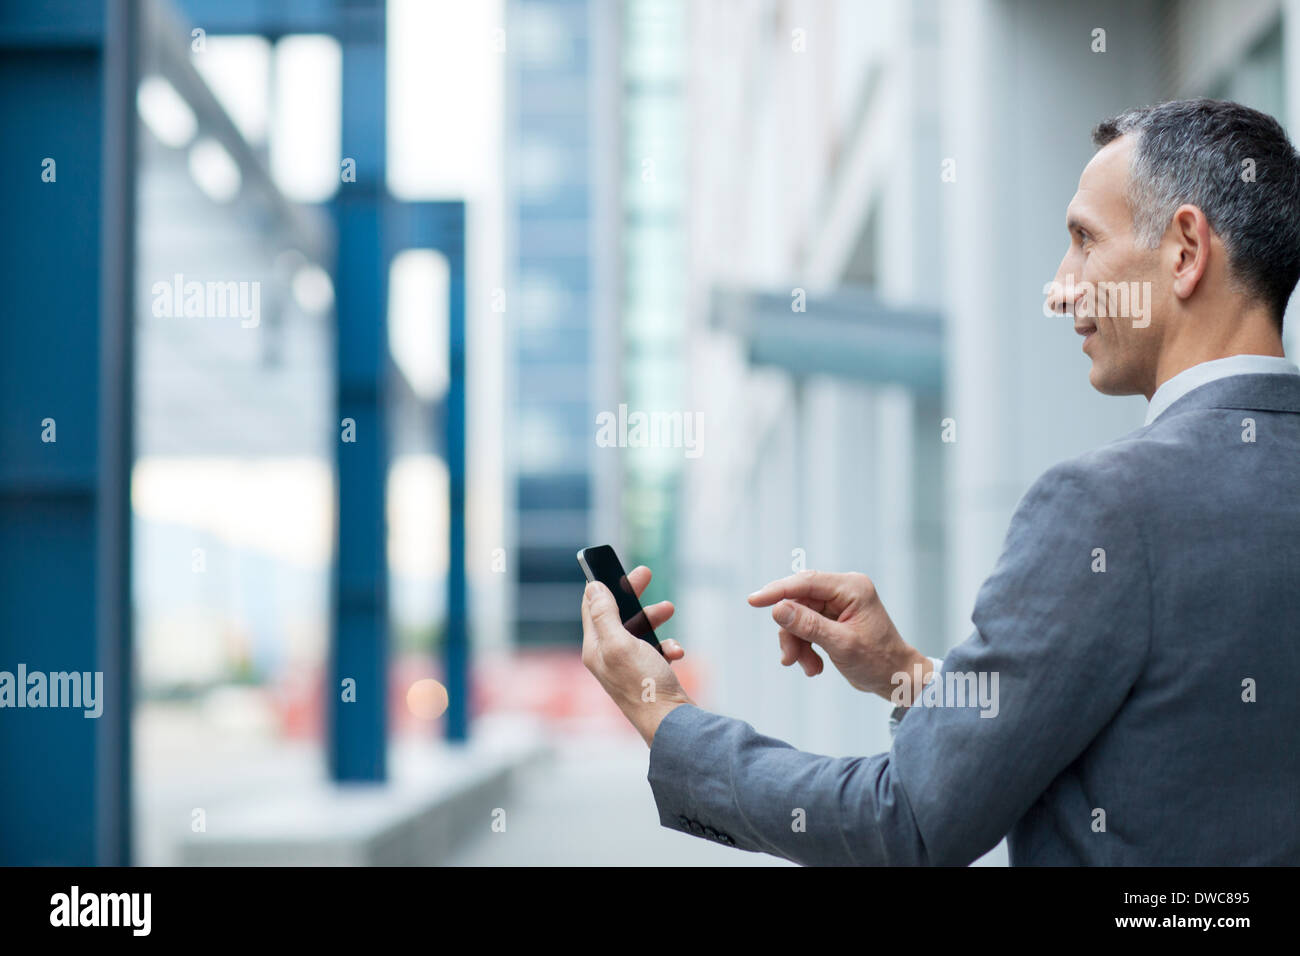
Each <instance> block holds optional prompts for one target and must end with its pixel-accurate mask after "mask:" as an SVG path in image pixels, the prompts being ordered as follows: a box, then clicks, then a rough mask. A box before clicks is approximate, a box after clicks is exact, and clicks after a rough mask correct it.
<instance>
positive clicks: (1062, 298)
mask: <svg viewBox="0 0 1300 956" xmlns="http://www.w3.org/2000/svg"><path fill="white" fill-rule="evenodd" d="M1047 307H1048V308H1049V309H1051V310H1052V311H1053V312H1055V313H1056V314H1057V315H1070V314H1071V312H1073V310H1074V278H1073V276H1071V275H1069V274H1068V273H1067V272H1066V270H1065V264H1064V263H1062V264H1061V268H1060V269H1057V270H1056V277H1055V278H1053V279H1052V285H1051V291H1050V292H1048V295H1047Z"/></svg>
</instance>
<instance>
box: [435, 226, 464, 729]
mask: <svg viewBox="0 0 1300 956" xmlns="http://www.w3.org/2000/svg"><path fill="white" fill-rule="evenodd" d="M448 207H450V208H448ZM442 219H443V223H444V225H443V229H442V230H441V231H442V232H443V236H444V239H443V245H442V247H441V249H442V253H443V255H445V256H446V257H447V266H448V271H449V272H450V276H451V279H450V282H449V283H448V285H449V287H450V288H449V297H450V299H451V301H450V302H449V303H448V305H447V348H448V350H449V351H448V356H447V368H448V372H449V374H448V381H447V405H446V410H447V411H446V415H447V418H446V425H445V432H444V434H446V436H447V475H448V487H449V490H450V494H449V496H448V497H449V499H450V500H449V502H448V503H449V505H450V507H451V542H450V546H451V550H450V552H449V554H448V560H447V628H446V646H445V648H444V650H443V655H444V657H443V659H444V666H445V672H446V680H447V723H446V727H447V739H448V740H452V741H456V742H458V743H463V742H465V741H466V740H467V739H468V738H469V713H470V700H469V693H470V684H469V628H468V626H467V624H468V618H469V586H468V583H467V581H466V578H465V207H464V205H463V204H462V203H447V204H444V214H443V216H442Z"/></svg>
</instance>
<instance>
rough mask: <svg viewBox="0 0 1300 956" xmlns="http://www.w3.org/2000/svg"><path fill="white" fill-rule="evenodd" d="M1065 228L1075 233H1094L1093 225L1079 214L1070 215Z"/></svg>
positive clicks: (1066, 218) (1066, 219)
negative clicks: (1080, 231) (1078, 231)
mask: <svg viewBox="0 0 1300 956" xmlns="http://www.w3.org/2000/svg"><path fill="white" fill-rule="evenodd" d="M1065 228H1066V230H1067V231H1069V232H1074V231H1075V230H1076V229H1082V230H1083V231H1084V232H1092V224H1091V223H1090V222H1089V221H1088V220H1087V219H1085V218H1084V217H1083V216H1081V215H1079V214H1078V213H1077V212H1075V213H1070V214H1069V215H1068V216H1066V217H1065Z"/></svg>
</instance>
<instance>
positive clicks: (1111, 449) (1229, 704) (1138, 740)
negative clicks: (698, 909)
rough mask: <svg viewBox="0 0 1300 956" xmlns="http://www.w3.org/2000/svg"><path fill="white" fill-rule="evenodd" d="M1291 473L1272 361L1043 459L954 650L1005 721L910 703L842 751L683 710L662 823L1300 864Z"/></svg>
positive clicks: (900, 843) (873, 843) (800, 856)
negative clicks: (1094, 442)
mask: <svg viewBox="0 0 1300 956" xmlns="http://www.w3.org/2000/svg"><path fill="white" fill-rule="evenodd" d="M1246 419H1249V420H1251V421H1248V422H1245V423H1244V424H1243V422H1244V420H1246ZM1252 422H1253V434H1252V424H1251V423H1252ZM1252 438H1253V441H1252V440H1249V439H1252ZM1297 466H1300V376H1287V375H1272V374H1260V375H1234V376H1230V377H1228V378H1223V379H1220V380H1218V381H1214V382H1210V383H1209V384H1206V385H1202V386H1200V387H1199V388H1196V389H1193V390H1192V391H1190V392H1188V393H1187V394H1186V395H1184V396H1183V397H1182V398H1180V399H1178V400H1177V401H1176V402H1175V403H1174V404H1172V405H1171V406H1170V407H1169V408H1168V409H1167V410H1166V411H1165V412H1164V414H1163V415H1161V416H1160V417H1159V418H1157V419H1156V420H1155V421H1154V422H1153V423H1151V424H1150V425H1147V426H1145V427H1143V428H1139V429H1137V430H1136V431H1134V432H1131V433H1130V434H1128V435H1126V436H1124V437H1123V438H1120V439H1118V440H1116V441H1114V442H1111V443H1109V444H1107V445H1104V446H1102V447H1101V448H1099V449H1096V450H1095V451H1092V452H1089V453H1088V454H1085V455H1082V456H1080V457H1079V458H1076V459H1073V460H1071V461H1068V462H1065V463H1063V464H1060V465H1057V466H1055V467H1053V468H1052V469H1050V470H1049V471H1048V472H1047V473H1046V474H1044V475H1043V476H1042V477H1041V478H1040V479H1039V480H1038V481H1037V482H1035V484H1034V485H1033V487H1031V488H1030V489H1029V491H1028V492H1027V493H1026V494H1025V496H1024V498H1023V499H1021V501H1020V503H1019V505H1018V507H1017V509H1016V512H1015V515H1014V517H1013V518H1012V521H1011V525H1010V528H1009V530H1008V532H1007V537H1006V543H1005V546H1004V549H1003V553H1002V556H1001V558H1000V559H999V561H998V563H997V566H996V567H995V569H994V571H993V573H992V575H991V576H990V577H989V578H988V580H987V581H985V582H984V584H983V586H982V587H981V589H980V592H979V595H978V598H977V600H976V603H975V609H974V612H973V613H972V615H971V619H972V621H973V623H974V625H975V631H974V633H972V634H971V636H970V637H969V638H967V639H966V641H965V642H964V643H962V644H960V645H958V646H957V647H955V648H953V649H952V650H951V651H950V652H949V653H948V655H947V656H946V658H945V659H944V664H943V672H944V675H948V674H956V675H958V676H959V677H960V676H961V675H972V674H973V675H980V674H983V675H985V677H986V678H987V677H988V676H989V675H992V674H994V673H996V674H997V675H998V678H997V689H998V695H997V712H996V716H981V712H983V713H989V711H990V709H991V708H988V707H985V708H983V710H981V708H979V707H973V706H960V705H959V702H958V704H957V705H954V701H953V700H952V699H947V700H945V703H946V704H947V705H946V706H929V707H927V706H913V707H912V708H911V709H909V710H908V711H907V712H906V716H905V717H904V719H903V721H902V723H901V725H900V726H899V728H898V731H897V734H896V735H895V737H894V741H893V746H892V748H891V749H890V751H889V752H888V753H882V754H877V755H875V756H871V757H844V758H832V757H824V756H818V755H815V754H810V753H804V752H802V751H799V750H795V749H794V748H792V747H790V746H789V745H788V744H785V743H782V742H781V741H779V740H774V739H772V738H770V737H765V736H762V735H761V734H759V733H757V732H756V731H755V730H754V728H753V727H751V726H750V725H749V724H747V723H744V722H742V721H740V720H736V719H733V718H728V717H723V716H720V715H717V714H712V713H709V712H708V711H705V710H701V709H699V708H697V707H693V706H689V705H688V706H682V707H678V708H676V709H675V710H673V711H671V712H670V713H669V714H668V716H667V717H665V718H664V720H663V723H662V724H661V725H660V727H659V730H658V732H657V733H656V735H655V739H654V744H653V746H652V748H651V751H650V771H649V780H650V785H651V788H652V790H653V792H654V797H655V801H656V803H657V805H658V808H659V818H660V822H661V823H662V824H663V825H664V826H666V827H671V828H673V829H677V830H681V831H683V832H686V833H694V834H695V835H697V836H703V837H706V838H709V839H714V840H717V841H718V842H721V843H725V844H727V845H729V846H735V847H738V848H740V849H742V850H753V851H761V852H765V853H772V854H775V855H777V856H782V857H785V858H787V859H790V860H794V861H796V862H798V863H805V864H949V865H952V864H967V863H970V862H971V861H972V860H975V859H977V858H978V857H979V856H981V855H982V854H984V853H985V852H987V851H988V850H989V849H991V848H992V847H993V846H995V845H996V844H997V843H998V841H999V840H1000V839H1001V838H1002V837H1003V836H1007V838H1008V846H1009V849H1010V858H1011V863H1012V864H1013V865H1022V864H1067V865H1068V864H1102V865H1135V864H1154V865H1159V864H1177V865H1185V864H1227V865H1233V864H1297V863H1300V641H1297V630H1300V493H1298V489H1297V485H1296V482H1297V478H1300V468H1298V467H1297ZM1097 549H1102V550H1101V551H1098V550H1097ZM1099 559H1101V560H1104V565H1103V564H1102V563H1101V560H1099ZM1102 567H1104V570H1101V568H1102ZM987 686H989V687H991V686H992V684H991V682H990V683H989V684H988V685H987Z"/></svg>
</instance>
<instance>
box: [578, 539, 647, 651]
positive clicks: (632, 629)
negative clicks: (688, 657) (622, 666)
mask: <svg viewBox="0 0 1300 956" xmlns="http://www.w3.org/2000/svg"><path fill="white" fill-rule="evenodd" d="M582 561H585V562H586V570H587V571H588V572H589V573H590V576H591V578H592V579H593V580H596V581H599V582H600V583H601V584H603V585H605V587H607V588H609V590H610V593H612V594H613V595H614V600H615V602H616V603H617V604H618V616H619V618H620V619H621V620H622V622H623V626H624V627H625V628H627V630H628V632H629V633H630V634H631V635H632V636H633V637H639V638H641V640H643V641H645V642H646V643H647V644H649V645H651V646H652V647H654V648H656V649H657V650H658V651H659V653H661V654H662V653H663V649H662V648H660V647H659V639H658V638H657V637H655V632H654V628H652V627H651V626H650V619H649V618H648V617H646V613H645V609H644V608H643V607H641V602H640V601H638V600H637V598H636V592H634V591H633V590H632V585H631V584H630V583H629V582H628V579H627V572H626V571H624V570H623V564H622V562H621V561H619V560H618V555H617V554H615V553H614V549H613V548H611V547H610V546H609V545H607V544H601V545H597V546H596V547H594V548H583V549H582V551H581V553H580V562H579V563H581V562H582Z"/></svg>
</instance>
